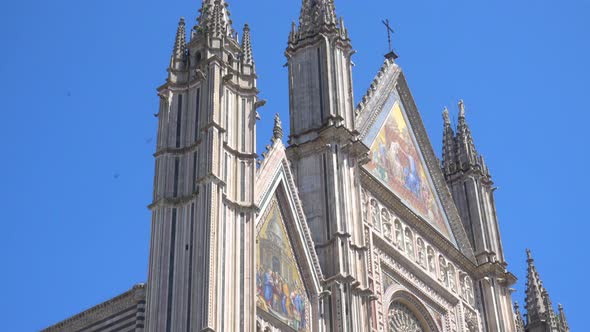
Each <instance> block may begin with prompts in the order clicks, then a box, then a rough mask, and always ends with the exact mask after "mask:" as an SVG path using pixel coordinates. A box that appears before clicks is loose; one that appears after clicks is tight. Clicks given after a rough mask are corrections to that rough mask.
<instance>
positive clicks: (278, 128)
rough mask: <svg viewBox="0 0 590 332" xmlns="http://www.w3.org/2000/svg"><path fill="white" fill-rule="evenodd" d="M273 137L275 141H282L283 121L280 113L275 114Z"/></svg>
mask: <svg viewBox="0 0 590 332" xmlns="http://www.w3.org/2000/svg"><path fill="white" fill-rule="evenodd" d="M272 137H273V140H274V141H280V140H282V139H283V123H282V122H281V118H280V117H279V113H277V114H276V115H275V126H274V128H273V129H272Z"/></svg>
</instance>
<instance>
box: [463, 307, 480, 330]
mask: <svg viewBox="0 0 590 332" xmlns="http://www.w3.org/2000/svg"><path fill="white" fill-rule="evenodd" d="M465 327H467V330H468V331H469V332H475V331H477V330H478V329H477V316H476V315H475V313H473V312H472V311H471V310H465Z"/></svg>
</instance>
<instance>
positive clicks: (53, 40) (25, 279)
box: [0, 0, 590, 332]
mask: <svg viewBox="0 0 590 332" xmlns="http://www.w3.org/2000/svg"><path fill="white" fill-rule="evenodd" d="M299 5H300V1H298V0H290V1H276V0H248V1H245V0H233V1H232V0H230V9H231V12H232V14H233V15H232V18H233V19H234V26H235V27H236V28H238V27H241V26H242V25H243V24H244V23H245V22H248V23H250V26H251V27H252V34H253V44H254V52H255V59H256V63H257V67H258V72H259V77H260V79H259V87H260V90H261V91H262V97H263V98H266V99H268V104H267V106H266V107H265V108H264V109H263V110H262V115H263V120H262V121H260V125H259V135H258V138H259V142H258V146H259V152H261V151H262V150H261V149H262V148H263V147H264V145H265V144H266V143H267V138H268V137H270V124H271V122H272V115H273V114H274V113H276V112H279V113H281V115H282V118H283V119H284V120H287V119H288V117H287V115H288V99H287V98H288V95H287V92H288V91H287V72H286V70H285V69H284V68H283V67H282V65H283V64H284V63H285V58H284V56H283V51H284V49H285V46H286V41H287V36H288V33H289V29H290V22H291V21H292V20H294V19H296V18H297V17H298V13H299ZM336 5H337V10H338V13H339V14H340V15H342V16H343V17H344V18H345V22H346V24H347V27H348V28H349V30H350V34H351V37H352V41H353V46H354V47H355V49H356V50H357V51H358V53H357V54H356V55H355V56H354V62H355V63H356V68H355V69H354V79H355V94H356V99H357V100H358V99H359V98H360V97H361V96H362V95H363V94H364V92H365V91H366V88H367V87H368V85H369V84H370V82H371V80H372V78H373V76H374V74H375V73H376V72H377V70H378V68H379V66H380V64H381V62H382V59H383V58H382V55H383V54H384V53H385V52H386V48H387V47H386V45H387V44H386V36H385V30H384V28H383V26H382V25H381V19H384V18H389V19H390V20H391V22H392V24H393V26H394V28H395V30H396V34H395V36H394V45H395V48H396V50H397V52H398V53H399V55H400V58H399V60H398V63H399V64H400V65H401V66H402V67H403V68H404V70H405V72H406V76H407V78H408V81H409V84H410V88H411V89H412V92H413V95H414V97H415V99H416V102H417V104H418V107H419V109H420V110H421V112H422V116H423V118H424V121H425V125H426V127H427V129H428V131H429V133H430V137H431V140H432V143H433V146H434V148H435V151H437V152H439V151H440V146H441V144H440V142H441V133H442V119H441V115H440V113H441V110H442V109H443V107H444V106H445V105H446V106H449V107H450V108H451V109H452V111H453V112H454V114H456V102H457V100H458V99H459V98H463V99H465V103H466V105H467V111H468V121H469V123H470V125H471V128H472V130H473V133H474V136H475V139H476V145H477V148H478V149H479V151H480V152H482V153H483V154H484V155H485V157H486V160H487V162H488V163H489V166H490V168H491V170H492V174H493V176H494V180H495V182H496V184H497V186H499V188H500V189H499V190H498V191H497V195H496V197H497V205H498V213H499V218H500V222H501V229H502V233H503V240H504V246H505V249H506V254H507V258H508V260H509V262H510V270H511V271H512V272H513V273H514V274H516V275H517V276H518V277H519V278H520V281H519V283H518V284H517V286H516V288H517V290H518V292H517V293H516V295H515V299H517V300H518V301H519V302H523V298H524V295H523V293H522V291H523V281H524V278H525V267H526V264H525V252H524V250H525V248H526V247H530V248H532V249H533V253H534V255H535V258H536V261H537V266H538V269H539V271H540V274H541V277H542V278H543V281H544V282H545V286H546V287H547V288H548V290H549V293H550V295H551V297H552V299H553V301H554V303H555V304H557V303H558V302H560V303H563V304H564V305H565V308H566V313H567V314H568V317H569V320H570V325H571V327H572V329H573V330H574V331H583V330H584V326H586V325H587V324H584V323H583V321H584V320H585V319H587V317H586V316H585V315H586V313H585V307H586V305H585V303H586V300H587V298H588V296H589V294H588V291H587V287H586V285H587V282H586V280H585V279H586V278H585V276H584V275H583V273H582V271H585V272H587V269H586V266H587V262H586V260H587V259H586V257H587V255H586V254H585V253H584V252H585V249H583V248H584V247H583V246H582V245H583V244H584V243H587V241H588V236H589V230H590V227H589V226H588V225H589V223H590V220H589V217H588V213H587V210H586V209H587V207H588V205H587V204H588V188H590V181H589V180H588V175H587V171H588V161H589V156H588V152H589V150H590V149H589V148H588V143H589V142H590V140H589V134H588V133H589V130H588V129H587V124H588V122H589V121H590V115H589V108H588V104H587V96H588V88H589V83H588V77H589V76H590V61H588V59H590V46H589V45H590V44H589V43H588V33H589V32H590V19H589V17H590V1H589V0H565V1H547V0H520V1H513V0H512V1H509V0H494V1H490V0H487V1H467V0H463V1H459V0H445V1H425V0H418V1H416V0H403V1H391V0H370V1H352V0H336ZM199 6H200V1H198V0H190V1H189V0H167V1H154V0H142V1H139V0H126V1H120V0H117V1H115V0H100V1H99V0H86V1H74V0H55V1H39V0H19V1H5V2H4V3H3V5H2V10H1V11H0V41H1V42H2V48H1V52H0V77H2V81H1V82H0V100H1V102H0V111H1V115H2V120H1V121H0V142H1V143H0V144H1V150H2V153H3V156H2V162H1V163H0V179H1V182H0V185H1V187H0V188H1V190H0V207H1V211H2V217H1V220H2V224H1V225H2V230H1V231H0V261H1V262H2V273H1V274H0V284H1V285H2V295H1V296H0V317H1V319H0V320H1V321H2V329H3V330H4V331H11V332H14V331H34V330H38V329H40V328H42V327H45V326H47V325H50V324H53V323H56V322H58V321H60V320H62V319H64V318H66V317H68V316H70V315H72V314H75V313H77V312H80V311H82V310H84V309H86V308H89V307H91V306H93V305H95V304H98V303H100V302H101V301H104V300H107V299H109V298H110V297H112V296H115V295H117V294H119V293H121V292H123V291H125V290H127V289H129V288H130V287H131V286H132V285H133V284H134V283H138V282H142V281H145V279H146V275H147V261H148V242H149V231H150V229H149V227H150V213H149V211H148V210H147V208H146V206H147V205H148V204H149V203H150V200H151V192H152V191H151V190H152V180H153V165H154V161H153V158H152V153H153V152H154V139H155V135H156V120H157V119H156V118H154V116H153V114H154V113H156V112H157V109H158V97H157V96H156V93H155V88H156V87H157V86H159V85H160V84H161V83H163V82H164V79H165V77H166V71H165V70H166V66H167V64H168V62H169V56H170V52H171V48H172V45H173V39H174V33H175V30H176V24H177V22H178V18H179V17H180V16H185V17H186V18H187V20H188V22H189V23H190V22H193V21H194V18H195V17H196V15H197V9H198V8H199ZM455 116H456V115H455ZM287 128H288V127H287Z"/></svg>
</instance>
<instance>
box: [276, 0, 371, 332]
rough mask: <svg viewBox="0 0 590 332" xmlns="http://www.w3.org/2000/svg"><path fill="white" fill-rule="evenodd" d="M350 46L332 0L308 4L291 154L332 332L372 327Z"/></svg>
mask: <svg viewBox="0 0 590 332" xmlns="http://www.w3.org/2000/svg"><path fill="white" fill-rule="evenodd" d="M353 53H354V52H353V50H352V45H351V42H350V39H349V38H348V32H347V30H346V28H345V27H344V22H343V20H338V18H337V16H336V11H335V6H334V1H333V0H303V2H302V7H301V16H300V18H299V26H297V25H296V24H295V23H294V24H293V25H292V27H291V33H290V34H289V43H288V47H287V50H286V52H285V55H286V56H287V60H288V67H289V97H290V103H289V110H290V120H291V121H290V124H291V130H290V136H289V144H290V146H289V148H288V150H287V155H288V158H289V160H290V161H291V164H292V167H293V170H294V172H295V174H296V176H295V178H296V181H297V186H298V188H299V196H300V198H301V200H302V201H303V209H304V213H305V215H306V220H307V222H308V225H309V227H310V229H311V233H312V237H313V240H314V243H315V245H316V252H317V255H318V258H319V261H320V266H321V268H322V272H323V274H324V277H325V280H327V282H326V283H325V285H324V288H325V294H329V295H326V296H325V297H324V298H323V301H325V302H324V303H323V304H322V308H323V309H322V310H323V313H322V315H323V316H324V317H325V320H326V324H327V325H326V330H327V331H335V332H339V331H365V330H366V329H367V326H369V324H370V321H369V312H370V304H371V300H370V299H371V294H372V292H371V290H370V288H369V286H368V284H369V281H368V277H367V274H368V273H367V262H366V255H365V251H364V250H365V248H366V245H365V239H364V231H363V224H362V219H361V214H360V211H361V207H360V202H361V197H360V186H359V185H358V181H359V179H358V173H357V172H356V170H357V165H358V163H359V162H360V161H361V160H362V159H363V157H364V156H365V155H366V153H367V152H368V148H367V147H366V146H365V145H364V144H363V143H362V142H361V141H360V140H359V138H358V132H357V131H356V130H355V115H354V107H353V103H354V97H353V88H352V59H351V57H352V54H353Z"/></svg>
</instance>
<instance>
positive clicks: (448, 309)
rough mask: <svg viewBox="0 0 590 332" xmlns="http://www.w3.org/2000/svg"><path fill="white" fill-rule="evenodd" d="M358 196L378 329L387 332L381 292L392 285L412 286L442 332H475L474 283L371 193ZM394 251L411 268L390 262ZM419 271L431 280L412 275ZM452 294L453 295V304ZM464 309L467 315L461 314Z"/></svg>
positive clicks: (395, 261) (385, 311)
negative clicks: (425, 300) (427, 302)
mask: <svg viewBox="0 0 590 332" xmlns="http://www.w3.org/2000/svg"><path fill="white" fill-rule="evenodd" d="M362 196H363V199H362V204H363V207H362V208H363V211H366V213H363V218H364V222H365V233H366V234H365V236H366V238H367V239H371V240H370V241H369V245H370V250H369V252H370V257H371V259H370V260H369V261H370V262H371V267H370V279H371V281H372V282H373V283H374V287H372V288H373V291H374V292H375V295H376V296H377V297H378V300H377V301H376V303H375V309H376V311H377V315H376V317H377V321H378V325H379V326H380V327H381V328H382V329H383V330H386V329H388V328H389V325H388V324H389V309H388V308H389V305H390V303H385V302H383V301H386V299H384V298H383V297H384V295H385V294H384V293H385V291H386V290H387V289H388V288H389V287H390V286H392V285H412V286H411V287H410V288H411V292H412V294H418V293H421V294H423V296H425V298H428V299H429V300H430V301H433V303H436V305H434V307H437V308H439V309H432V308H434V307H431V312H430V315H431V317H432V319H433V320H434V322H435V323H436V325H438V326H439V329H440V330H441V331H472V330H468V326H471V325H473V324H476V327H475V330H473V331H479V327H478V325H477V321H478V320H477V319H478V313H477V311H476V309H474V305H475V303H474V302H475V301H474V292H473V289H474V288H473V281H472V279H471V278H470V277H469V275H468V274H467V273H466V272H465V271H463V270H461V269H460V268H459V267H458V266H457V265H455V264H454V263H453V262H452V261H451V260H449V258H448V257H447V256H446V255H445V253H444V252H441V251H439V250H437V249H436V247H435V246H434V245H433V244H431V243H429V241H427V240H426V239H425V238H423V237H422V236H421V234H420V233H418V232H417V231H416V230H415V229H413V228H412V227H411V226H410V225H409V224H406V223H405V222H404V221H403V220H401V219H400V218H398V217H397V215H396V214H395V212H394V211H393V210H391V209H389V208H388V207H387V206H384V205H383V204H382V203H381V202H380V201H379V200H377V199H375V198H374V197H373V196H372V194H371V193H370V192H369V191H366V190H364V189H363V192H362ZM392 250H397V252H398V253H399V254H400V255H403V256H405V257H407V258H409V259H410V261H411V262H412V263H411V264H412V266H408V263H407V261H401V260H399V259H398V258H393V257H391V256H390V253H392ZM396 257H397V256H396ZM420 270H421V271H424V273H426V274H427V275H429V276H430V277H429V278H425V277H424V274H423V273H418V274H416V272H417V271H420ZM390 271H391V272H393V271H395V273H393V274H392V273H390ZM434 285H439V286H437V287H440V286H442V287H444V288H445V289H446V290H447V291H448V293H446V295H444V296H443V295H441V294H439V293H438V292H439V290H436V289H440V288H437V287H434ZM450 294H453V295H454V296H453V297H452V300H451V298H449V296H450ZM454 299H456V300H454ZM460 303H463V305H460ZM463 307H464V308H465V310H460V309H459V308H463ZM440 308H444V310H443V312H440V311H439V310H440ZM465 315H471V316H465ZM473 321H475V322H476V323H473ZM468 322H470V323H468ZM470 324H471V325H470Z"/></svg>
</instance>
